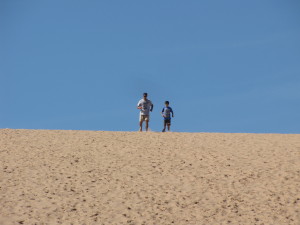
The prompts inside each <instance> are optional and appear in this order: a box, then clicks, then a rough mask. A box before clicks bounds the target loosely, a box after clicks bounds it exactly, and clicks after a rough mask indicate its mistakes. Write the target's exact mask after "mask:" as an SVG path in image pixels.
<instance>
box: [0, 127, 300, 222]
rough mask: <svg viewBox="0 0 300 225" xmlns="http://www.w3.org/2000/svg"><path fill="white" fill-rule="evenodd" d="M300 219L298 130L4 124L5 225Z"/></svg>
mask: <svg viewBox="0 0 300 225" xmlns="http://www.w3.org/2000/svg"><path fill="white" fill-rule="evenodd" d="M35 223H36V224H108V225H111V224H137V225H138V224H155V225H160V224H300V135H299V134H294V135H292V134H290V135H284V134H214V133H209V134H208V133H154V132H149V133H145V132H143V133H139V132H105V131H97V132H96V131H48V130H11V129H2V130H0V224H35Z"/></svg>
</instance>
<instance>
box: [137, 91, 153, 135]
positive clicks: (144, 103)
mask: <svg viewBox="0 0 300 225" xmlns="http://www.w3.org/2000/svg"><path fill="white" fill-rule="evenodd" d="M147 97H148V94H147V93H144V94H143V98H142V99H141V100H140V101H139V102H138V104H137V109H139V110H140V131H142V130H143V122H144V121H146V131H148V127H149V121H150V112H152V110H153V104H152V102H151V101H150V100H149V99H148V98H147Z"/></svg>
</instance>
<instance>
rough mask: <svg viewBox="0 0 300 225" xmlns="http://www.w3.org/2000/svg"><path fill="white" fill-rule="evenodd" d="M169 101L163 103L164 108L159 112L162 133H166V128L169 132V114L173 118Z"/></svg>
mask: <svg viewBox="0 0 300 225" xmlns="http://www.w3.org/2000/svg"><path fill="white" fill-rule="evenodd" d="M169 104H170V103H169V101H165V107H164V108H163V109H162V111H161V115H162V116H163V117H164V129H163V130H162V132H165V131H166V127H168V131H170V126H171V113H172V117H174V113H173V110H172V108H171V107H170V106H169Z"/></svg>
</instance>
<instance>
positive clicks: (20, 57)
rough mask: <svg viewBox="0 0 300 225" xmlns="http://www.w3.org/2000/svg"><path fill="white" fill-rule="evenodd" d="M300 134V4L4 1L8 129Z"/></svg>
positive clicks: (0, 33)
mask: <svg viewBox="0 0 300 225" xmlns="http://www.w3.org/2000/svg"><path fill="white" fill-rule="evenodd" d="M143 92H148V94H149V99H150V100H152V102H153V103H154V111H153V113H152V115H151V122H150V128H151V130H153V131H161V129H162V117H161V116H160V111H161V109H162V107H163V106H164V104H163V103H164V101H165V100H169V101H170V106H171V107H172V108H173V110H174V112H175V117H174V119H173V121H172V130H173V131H178V132H227V133H236V132H239V133H240V132H243V133H245V132H247V133H300V1H299V0H252V1H241V0H228V1H225V0H210V1H201V0H194V1H192V0H191V1H183V0H182V1H178V0H159V1H156V0H152V1H144V0H138V1H137V0H135V1H131V0H128V1H124V0H119V1H117V0H103V1H96V0H94V1H92V0H91V1H86V0H48V1H46V0H27V1H21V0H1V1H0V105H1V110H0V128H25V129H64V130H107V131H137V130H138V114H139V111H138V110H137V109H136V105H137V102H138V101H139V100H140V99H141V98H142V93H143Z"/></svg>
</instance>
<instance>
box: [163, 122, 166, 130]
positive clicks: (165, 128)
mask: <svg viewBox="0 0 300 225" xmlns="http://www.w3.org/2000/svg"><path fill="white" fill-rule="evenodd" d="M165 131H166V122H165V121H164V129H163V130H162V132H165Z"/></svg>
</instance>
